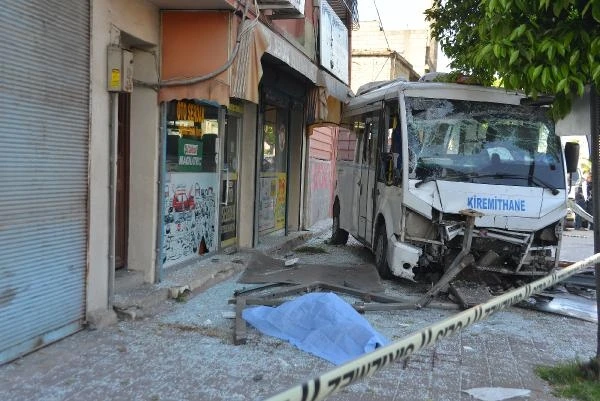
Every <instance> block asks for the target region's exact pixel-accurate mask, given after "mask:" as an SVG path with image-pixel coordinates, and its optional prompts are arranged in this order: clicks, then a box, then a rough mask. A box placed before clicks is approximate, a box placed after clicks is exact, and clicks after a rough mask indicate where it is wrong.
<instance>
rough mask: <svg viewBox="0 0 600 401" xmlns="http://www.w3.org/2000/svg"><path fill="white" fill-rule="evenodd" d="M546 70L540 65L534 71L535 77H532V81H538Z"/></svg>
mask: <svg viewBox="0 0 600 401" xmlns="http://www.w3.org/2000/svg"><path fill="white" fill-rule="evenodd" d="M543 69H544V66H543V65H538V66H537V67H535V68H534V69H533V76H532V77H531V81H532V82H533V81H535V80H536V79H537V77H539V76H540V74H541V73H542V70H543Z"/></svg>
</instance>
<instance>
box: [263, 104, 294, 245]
mask: <svg viewBox="0 0 600 401" xmlns="http://www.w3.org/2000/svg"><path fill="white" fill-rule="evenodd" d="M288 113H289V112H288V109H287V108H283V107H278V106H274V105H271V104H265V105H264V112H263V124H262V135H261V141H260V144H261V145H262V146H261V145H259V149H260V154H259V158H260V173H259V178H258V179H259V185H258V188H259V192H258V196H259V199H258V202H257V203H258V205H257V206H258V234H259V236H261V235H265V234H269V233H272V232H275V231H280V230H284V229H285V227H286V205H287V171H288V154H287V153H288V150H287V144H288V121H289V115H288Z"/></svg>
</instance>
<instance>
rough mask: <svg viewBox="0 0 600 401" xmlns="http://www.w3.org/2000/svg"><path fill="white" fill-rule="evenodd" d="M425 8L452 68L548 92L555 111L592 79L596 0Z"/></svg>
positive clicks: (596, 60)
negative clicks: (450, 60)
mask: <svg viewBox="0 0 600 401" xmlns="http://www.w3.org/2000/svg"><path fill="white" fill-rule="evenodd" d="M425 14H426V18H427V20H428V21H429V22H430V23H431V24H432V25H431V26H432V35H433V37H434V38H436V39H437V40H438V41H439V42H440V45H441V47H442V49H443V50H444V52H445V53H446V54H447V55H448V57H449V58H450V59H452V62H451V64H450V66H451V67H452V68H453V69H456V70H459V71H462V72H465V73H467V74H471V75H473V76H475V77H476V78H477V79H478V80H480V81H482V82H487V83H489V82H491V81H492V80H493V79H494V77H495V76H498V77H499V78H500V79H501V82H502V84H503V86H504V87H505V88H507V89H518V90H522V91H524V92H525V93H526V94H528V95H530V96H532V97H537V96H538V95H540V94H548V95H554V103H553V105H552V112H553V115H554V117H555V118H560V117H563V116H564V115H565V114H567V113H568V112H569V110H570V108H571V103H572V100H573V98H574V97H575V96H582V95H583V93H584V88H585V85H587V84H591V83H593V84H595V85H596V86H597V87H600V0H434V2H433V6H432V8H430V9H429V10H427V11H426V12H425Z"/></svg>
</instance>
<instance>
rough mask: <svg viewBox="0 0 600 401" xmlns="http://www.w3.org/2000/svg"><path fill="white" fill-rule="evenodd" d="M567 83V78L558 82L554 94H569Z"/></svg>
mask: <svg viewBox="0 0 600 401" xmlns="http://www.w3.org/2000/svg"><path fill="white" fill-rule="evenodd" d="M568 83H569V78H563V79H561V80H560V82H559V83H558V84H556V90H555V92H560V91H565V95H566V94H567V93H568V92H569V87H568V86H567V84H568ZM565 88H566V90H565Z"/></svg>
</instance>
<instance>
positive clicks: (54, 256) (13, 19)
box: [0, 0, 90, 364]
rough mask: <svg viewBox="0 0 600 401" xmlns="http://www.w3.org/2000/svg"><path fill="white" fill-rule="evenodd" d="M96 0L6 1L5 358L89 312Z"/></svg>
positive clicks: (0, 319) (1, 178)
mask: <svg viewBox="0 0 600 401" xmlns="http://www.w3.org/2000/svg"><path fill="white" fill-rule="evenodd" d="M89 9H90V5H89V1H82V0H28V1H24V0H3V2H2V7H1V8H0V55H1V58H0V364H1V363H4V362H7V361H10V360H12V359H14V358H16V357H18V356H20V355H22V354H25V353H27V352H29V351H31V350H34V349H36V348H39V347H41V346H43V345H45V344H47V343H50V342H53V341H56V340H58V339H60V338H62V337H64V336H67V335H69V334H71V333H73V332H74V331H76V330H78V329H79V328H80V326H81V322H82V321H83V318H84V314H85V282H86V263H87V256H86V254H87V220H88V217H87V216H88V206H87V205H88V200H87V197H88V136H89V128H88V126H89V84H90V80H89V46H90V33H89V24H90V11H89Z"/></svg>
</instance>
